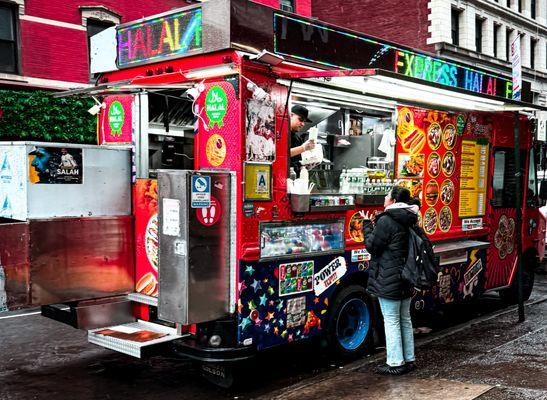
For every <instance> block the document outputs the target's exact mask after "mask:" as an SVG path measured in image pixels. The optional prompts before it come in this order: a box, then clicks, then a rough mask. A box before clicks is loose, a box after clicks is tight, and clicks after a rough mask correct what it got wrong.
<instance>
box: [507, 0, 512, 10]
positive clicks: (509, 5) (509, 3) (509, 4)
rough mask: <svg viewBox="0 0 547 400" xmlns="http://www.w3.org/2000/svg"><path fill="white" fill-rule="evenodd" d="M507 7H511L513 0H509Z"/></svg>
mask: <svg viewBox="0 0 547 400" xmlns="http://www.w3.org/2000/svg"><path fill="white" fill-rule="evenodd" d="M507 7H509V8H511V0H507Z"/></svg>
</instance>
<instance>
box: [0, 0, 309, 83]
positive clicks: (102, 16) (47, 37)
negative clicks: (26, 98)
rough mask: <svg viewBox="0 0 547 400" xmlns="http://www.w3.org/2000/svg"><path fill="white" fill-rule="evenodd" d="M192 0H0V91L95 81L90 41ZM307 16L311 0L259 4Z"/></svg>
mask: <svg viewBox="0 0 547 400" xmlns="http://www.w3.org/2000/svg"><path fill="white" fill-rule="evenodd" d="M194 2H195V1H192V0H160V1H131V0H101V1H92V2H86V1H82V0H33V1H30V0H0V87H4V88H6V87H14V88H15V87H18V88H29V89H31V88H44V89H57V90H64V89H68V88H74V87H78V86H82V85H86V84H90V83H92V82H93V76H91V75H90V73H89V37H90V36H92V35H94V34H95V33H98V32H100V31H101V30H103V29H105V28H107V27H109V26H112V25H115V24H118V23H125V22H128V21H132V20H137V19H139V18H143V17H147V16H150V15H154V14H158V13H161V12H164V11H168V10H170V9H173V8H178V7H184V6H187V5H188V4H191V3H194ZM258 2H260V3H262V4H266V5H269V6H272V7H276V8H283V9H285V10H288V11H292V12H296V13H300V14H302V15H310V11H311V0H302V1H297V0H260V1H258Z"/></svg>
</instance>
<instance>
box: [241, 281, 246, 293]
mask: <svg viewBox="0 0 547 400" xmlns="http://www.w3.org/2000/svg"><path fill="white" fill-rule="evenodd" d="M244 289H247V285H245V281H241V282H239V293H241V292H243V290H244Z"/></svg>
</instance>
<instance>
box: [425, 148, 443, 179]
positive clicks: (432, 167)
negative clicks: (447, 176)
mask: <svg viewBox="0 0 547 400" xmlns="http://www.w3.org/2000/svg"><path fill="white" fill-rule="evenodd" d="M427 172H428V173H429V176H431V177H433V178H436V177H437V176H439V172H441V157H440V156H439V154H438V153H431V154H430V155H429V157H428V158H427Z"/></svg>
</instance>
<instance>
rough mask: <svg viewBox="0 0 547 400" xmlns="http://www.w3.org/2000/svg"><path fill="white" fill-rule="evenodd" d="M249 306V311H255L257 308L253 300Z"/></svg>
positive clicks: (249, 302)
mask: <svg viewBox="0 0 547 400" xmlns="http://www.w3.org/2000/svg"><path fill="white" fill-rule="evenodd" d="M247 306H249V310H254V309H255V308H256V305H255V302H254V301H253V300H251V301H248V302H247Z"/></svg>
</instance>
